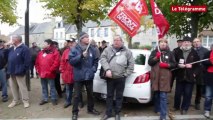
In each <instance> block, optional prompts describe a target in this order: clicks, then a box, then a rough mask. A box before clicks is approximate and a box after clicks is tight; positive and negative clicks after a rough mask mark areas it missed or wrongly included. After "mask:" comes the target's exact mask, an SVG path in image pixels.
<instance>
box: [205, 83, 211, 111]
mask: <svg viewBox="0 0 213 120" xmlns="http://www.w3.org/2000/svg"><path fill="white" fill-rule="evenodd" d="M212 98H213V86H210V85H206V94H205V102H204V110H205V111H211V107H212Z"/></svg>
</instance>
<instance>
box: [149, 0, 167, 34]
mask: <svg viewBox="0 0 213 120" xmlns="http://www.w3.org/2000/svg"><path fill="white" fill-rule="evenodd" d="M150 3H151V9H152V17H153V20H154V23H155V25H156V29H157V32H158V38H162V37H164V35H165V34H166V33H167V32H168V30H169V26H170V25H169V23H168V21H167V20H166V18H165V17H164V16H163V14H162V12H161V10H160V9H159V8H158V6H157V4H156V3H155V2H154V0H150Z"/></svg>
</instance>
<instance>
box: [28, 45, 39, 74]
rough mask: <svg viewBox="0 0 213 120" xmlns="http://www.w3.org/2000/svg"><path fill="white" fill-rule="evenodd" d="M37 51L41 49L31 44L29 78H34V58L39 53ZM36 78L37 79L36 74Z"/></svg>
mask: <svg viewBox="0 0 213 120" xmlns="http://www.w3.org/2000/svg"><path fill="white" fill-rule="evenodd" d="M39 51H41V49H40V48H39V47H38V46H37V44H36V42H33V43H32V47H31V48H30V54H31V64H30V74H31V76H30V77H31V78H33V77H34V72H33V71H34V67H35V60H36V57H37V55H38V53H39ZM36 76H37V78H38V73H36Z"/></svg>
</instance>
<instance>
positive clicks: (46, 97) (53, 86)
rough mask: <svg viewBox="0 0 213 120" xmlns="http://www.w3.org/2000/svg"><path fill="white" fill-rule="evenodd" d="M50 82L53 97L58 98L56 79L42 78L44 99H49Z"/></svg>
mask: <svg viewBox="0 0 213 120" xmlns="http://www.w3.org/2000/svg"><path fill="white" fill-rule="evenodd" d="M48 83H49V85H50V95H51V99H52V100H57V94H56V90H55V81H54V80H53V79H48V78H41V86H42V98H43V100H45V101H48Z"/></svg>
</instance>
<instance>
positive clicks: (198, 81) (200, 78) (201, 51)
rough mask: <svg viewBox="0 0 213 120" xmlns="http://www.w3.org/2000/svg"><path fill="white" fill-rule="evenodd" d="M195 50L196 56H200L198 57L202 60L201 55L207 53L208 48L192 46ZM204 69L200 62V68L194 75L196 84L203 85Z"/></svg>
mask: <svg viewBox="0 0 213 120" xmlns="http://www.w3.org/2000/svg"><path fill="white" fill-rule="evenodd" d="M194 49H195V51H196V52H197V53H198V56H199V57H200V59H201V60H202V59H203V57H204V54H205V53H207V52H208V51H209V50H208V49H206V48H204V47H203V46H201V47H199V48H194ZM204 71H205V66H203V64H202V63H200V69H199V73H200V74H198V75H197V76H196V84H198V85H203V84H204V82H203V73H204Z"/></svg>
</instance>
